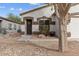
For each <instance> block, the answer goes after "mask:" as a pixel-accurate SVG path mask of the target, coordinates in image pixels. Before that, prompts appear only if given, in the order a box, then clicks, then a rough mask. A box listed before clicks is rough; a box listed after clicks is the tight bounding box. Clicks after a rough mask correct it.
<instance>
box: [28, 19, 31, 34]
mask: <svg viewBox="0 0 79 59" xmlns="http://www.w3.org/2000/svg"><path fill="white" fill-rule="evenodd" d="M27 34H28V35H31V34H32V19H28V20H27Z"/></svg>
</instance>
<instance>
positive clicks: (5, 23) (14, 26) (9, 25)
mask: <svg viewBox="0 0 79 59" xmlns="http://www.w3.org/2000/svg"><path fill="white" fill-rule="evenodd" d="M19 29H21V23H17V22H16V21H14V20H9V19H7V18H4V17H1V16H0V32H1V31H3V30H6V31H7V32H17V30H19Z"/></svg>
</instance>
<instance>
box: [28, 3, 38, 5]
mask: <svg viewBox="0 0 79 59" xmlns="http://www.w3.org/2000/svg"><path fill="white" fill-rule="evenodd" d="M29 4H31V5H40V3H29Z"/></svg>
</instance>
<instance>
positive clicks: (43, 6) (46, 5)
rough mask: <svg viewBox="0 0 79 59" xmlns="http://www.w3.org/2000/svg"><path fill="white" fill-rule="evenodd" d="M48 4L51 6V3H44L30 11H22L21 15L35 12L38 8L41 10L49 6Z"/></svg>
mask: <svg viewBox="0 0 79 59" xmlns="http://www.w3.org/2000/svg"><path fill="white" fill-rule="evenodd" d="M48 6H50V5H48V4H45V5H42V6H40V7H37V8H35V9H32V10H29V11H25V12H22V13H20V15H24V14H27V13H30V12H33V11H36V10H39V9H42V8H45V7H48Z"/></svg>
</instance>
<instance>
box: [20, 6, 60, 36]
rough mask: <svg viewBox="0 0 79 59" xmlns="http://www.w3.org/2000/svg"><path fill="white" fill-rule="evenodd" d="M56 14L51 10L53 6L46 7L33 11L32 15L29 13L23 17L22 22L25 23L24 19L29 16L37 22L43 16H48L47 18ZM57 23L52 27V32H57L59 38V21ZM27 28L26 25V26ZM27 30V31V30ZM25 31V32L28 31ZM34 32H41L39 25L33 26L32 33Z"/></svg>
mask: <svg viewBox="0 0 79 59" xmlns="http://www.w3.org/2000/svg"><path fill="white" fill-rule="evenodd" d="M53 13H54V9H53V10H51V6H49V7H45V8H43V9H39V10H37V11H33V12H30V13H27V14H25V15H22V16H21V18H22V21H23V17H28V16H31V17H33V18H34V20H33V21H37V18H39V17H42V16H46V17H50V16H51V15H52V14H53ZM53 20H55V19H54V18H52V21H53ZM55 21H56V24H55V25H50V31H55V32H56V35H57V36H58V33H59V32H58V30H59V29H58V28H59V27H58V25H59V24H58V21H57V20H55ZM25 26H26V25H25ZM26 30H27V29H26ZM26 30H25V31H26ZM33 31H39V25H32V32H33Z"/></svg>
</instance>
